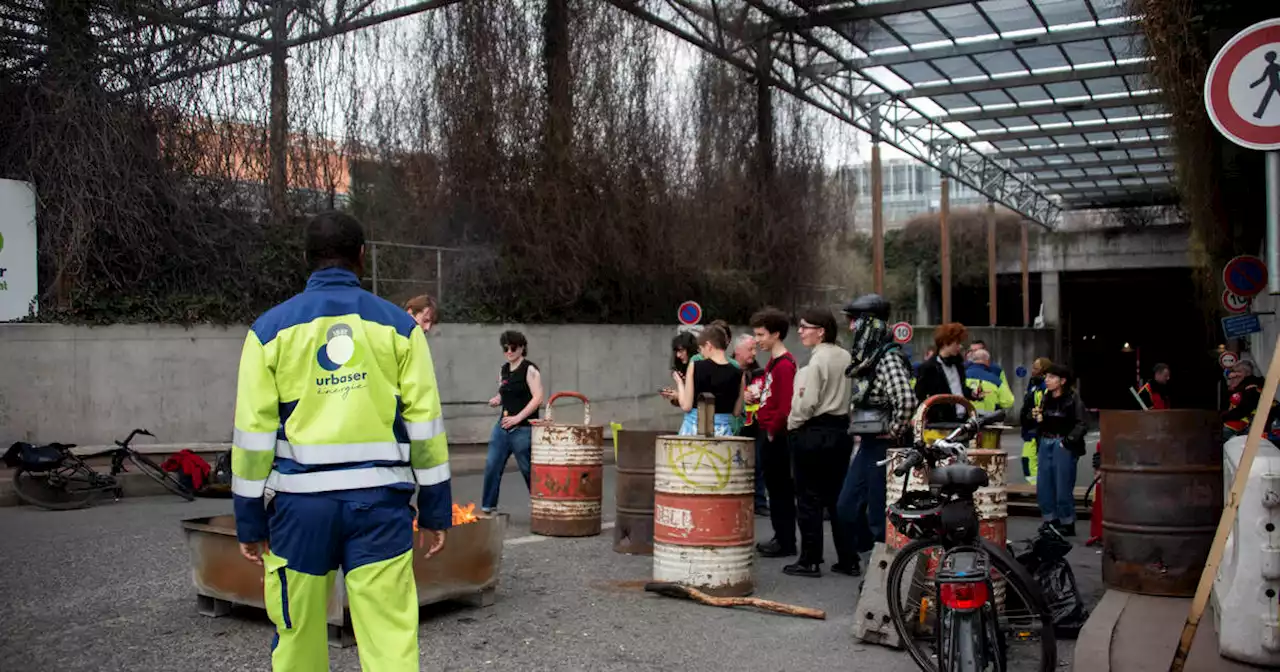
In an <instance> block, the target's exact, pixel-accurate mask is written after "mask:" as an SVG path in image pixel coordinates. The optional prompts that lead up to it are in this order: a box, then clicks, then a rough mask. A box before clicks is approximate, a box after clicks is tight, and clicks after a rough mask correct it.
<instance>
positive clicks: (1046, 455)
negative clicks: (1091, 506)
mask: <svg viewBox="0 0 1280 672" xmlns="http://www.w3.org/2000/svg"><path fill="white" fill-rule="evenodd" d="M1039 441H1040V444H1039V446H1038V447H1037V449H1036V459H1037V460H1038V461H1039V465H1040V468H1039V472H1038V473H1037V474H1036V502H1037V503H1038V504H1039V505H1040V517H1041V518H1043V519H1044V520H1046V521H1050V520H1056V521H1058V522H1060V523H1062V524H1064V525H1066V524H1069V523H1074V522H1076V494H1075V490H1076V460H1077V459H1079V458H1077V457H1076V456H1075V455H1072V454H1071V451H1069V450H1067V448H1066V447H1065V446H1064V445H1062V439H1061V438H1042V439H1040V440H1039Z"/></svg>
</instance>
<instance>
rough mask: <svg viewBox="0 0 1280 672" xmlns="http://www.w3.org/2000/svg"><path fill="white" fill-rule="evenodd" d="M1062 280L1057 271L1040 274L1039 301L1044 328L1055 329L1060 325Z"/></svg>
mask: <svg viewBox="0 0 1280 672" xmlns="http://www.w3.org/2000/svg"><path fill="white" fill-rule="evenodd" d="M1061 283H1062V279H1061V276H1060V274H1059V273H1058V272H1057V271H1046V272H1044V273H1041V274H1040V301H1041V307H1042V309H1043V310H1044V326H1046V327H1051V328H1056V327H1058V326H1060V325H1061V324H1062V284H1061Z"/></svg>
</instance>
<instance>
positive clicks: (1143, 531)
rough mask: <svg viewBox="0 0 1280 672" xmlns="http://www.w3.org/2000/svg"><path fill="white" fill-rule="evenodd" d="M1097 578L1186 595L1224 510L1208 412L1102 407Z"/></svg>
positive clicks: (1218, 440) (1216, 441)
mask: <svg viewBox="0 0 1280 672" xmlns="http://www.w3.org/2000/svg"><path fill="white" fill-rule="evenodd" d="M1102 448H1103V450H1102V488H1103V492H1104V495H1105V496H1104V497H1103V498H1102V581H1103V583H1104V584H1106V585H1107V587H1109V588H1115V589H1118V590H1124V591H1128V592H1133V593H1139V594H1142V595H1160V596H1167V597H1191V596H1193V595H1195V592H1196V586H1197V584H1198V583H1199V581H1200V573H1201V571H1202V570H1203V569H1204V565H1205V562H1207V561H1208V557H1209V550H1210V547H1211V546H1212V545H1213V537H1214V534H1215V532H1217V527H1218V520H1219V518H1220V517H1221V515H1222V493H1223V482H1222V419H1221V417H1220V416H1219V415H1218V413H1216V412H1214V411H1203V410H1159V411H1154V410H1153V411H1103V412H1102Z"/></svg>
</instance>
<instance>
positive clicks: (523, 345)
mask: <svg viewBox="0 0 1280 672" xmlns="http://www.w3.org/2000/svg"><path fill="white" fill-rule="evenodd" d="M498 343H499V344H501V345H502V354H503V356H504V357H506V359H507V362H506V363H505V364H503V365H502V370H501V372H500V373H499V374H498V393H497V394H496V395H494V397H493V398H492V399H490V400H489V406H490V407H493V408H498V407H502V416H501V417H500V418H499V419H498V422H497V423H496V424H494V426H493V432H492V433H490V435H489V455H488V457H487V458H486V459H485V465H484V494H483V495H482V496H481V499H480V510H481V511H483V512H485V513H493V511H494V510H495V509H497V508H498V491H499V490H500V489H501V487H502V473H503V472H504V471H506V469H507V460H508V459H510V458H511V456H512V455H515V458H516V466H518V467H519V468H520V474H521V475H522V476H524V484H525V488H526V489H528V488H529V486H530V480H529V470H530V466H529V465H530V450H531V448H532V445H533V426H532V425H531V424H529V421H530V420H534V419H536V418H537V417H538V406H540V405H541V404H542V375H541V374H540V373H539V371H538V366H537V365H536V364H534V363H533V362H530V361H529V360H528V359H526V357H527V356H528V354H529V341H528V340H527V339H525V337H524V334H522V333H520V332H518V331H504V332H502V336H500V337H499V338H498Z"/></svg>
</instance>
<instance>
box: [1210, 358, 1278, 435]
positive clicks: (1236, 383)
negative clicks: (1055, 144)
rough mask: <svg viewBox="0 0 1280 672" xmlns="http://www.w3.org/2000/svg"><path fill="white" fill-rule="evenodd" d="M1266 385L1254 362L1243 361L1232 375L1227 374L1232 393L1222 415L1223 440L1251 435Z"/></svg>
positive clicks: (1229, 388)
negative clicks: (1250, 428) (1250, 429)
mask: <svg viewBox="0 0 1280 672" xmlns="http://www.w3.org/2000/svg"><path fill="white" fill-rule="evenodd" d="M1265 383H1266V381H1265V380H1263V378H1262V376H1259V375H1258V374H1257V372H1256V371H1255V370H1254V368H1253V362H1250V361H1248V360H1241V361H1239V362H1236V365H1235V366H1233V367H1231V373H1229V374H1227V388H1228V390H1229V391H1230V393H1231V397H1230V400H1229V404H1230V405H1229V406H1228V407H1227V410H1226V411H1224V412H1223V413H1222V438H1223V439H1229V438H1231V437H1233V436H1240V435H1242V434H1248V433H1249V425H1250V424H1252V423H1253V416H1254V415H1256V414H1257V413H1258V404H1259V402H1261V400H1262V388H1263V386H1264V385H1265ZM1273 403H1274V402H1273ZM1272 415H1274V411H1273V412H1272Z"/></svg>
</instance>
